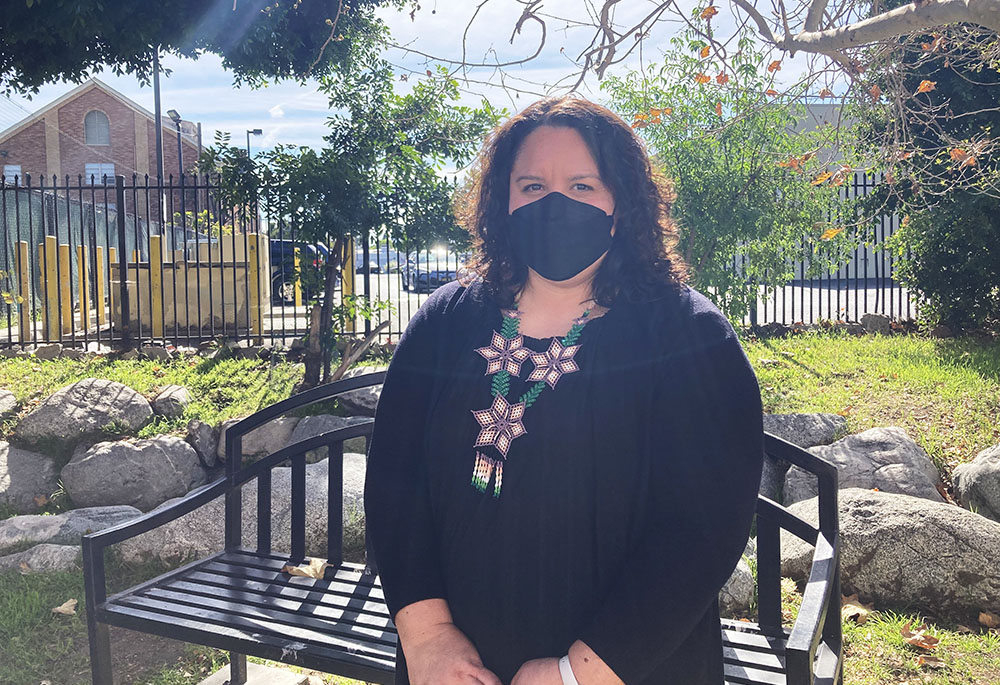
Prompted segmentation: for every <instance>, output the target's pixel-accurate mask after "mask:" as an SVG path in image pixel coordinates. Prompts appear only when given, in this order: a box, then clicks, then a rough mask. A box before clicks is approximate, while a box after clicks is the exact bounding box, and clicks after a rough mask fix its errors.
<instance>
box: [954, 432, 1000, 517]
mask: <svg viewBox="0 0 1000 685" xmlns="http://www.w3.org/2000/svg"><path fill="white" fill-rule="evenodd" d="M952 481H953V482H954V483H955V492H956V493H957V494H958V498H959V500H960V501H961V502H962V504H963V505H965V506H966V507H969V508H972V509H974V510H975V511H976V513H979V514H982V515H983V516H987V517H989V518H991V519H993V520H994V521H1000V445H994V446H993V447H990V448H989V449H985V450H983V451H982V452H980V453H979V454H978V455H976V458H975V459H973V460H972V462H971V463H968V464H962V465H960V466H958V467H956V468H955V470H954V472H953V473H952Z"/></svg>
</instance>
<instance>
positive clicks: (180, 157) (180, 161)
mask: <svg viewBox="0 0 1000 685" xmlns="http://www.w3.org/2000/svg"><path fill="white" fill-rule="evenodd" d="M167 116H168V117H170V118H171V119H173V121H174V124H175V125H176V126H177V168H178V170H179V171H180V174H181V176H183V175H184V150H183V149H182V148H181V115H180V114H178V113H177V110H176V109H168V110H167Z"/></svg>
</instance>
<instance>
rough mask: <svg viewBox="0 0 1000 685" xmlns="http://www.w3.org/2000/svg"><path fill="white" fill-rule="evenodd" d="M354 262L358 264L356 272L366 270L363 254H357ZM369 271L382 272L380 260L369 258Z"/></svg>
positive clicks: (371, 272)
mask: <svg viewBox="0 0 1000 685" xmlns="http://www.w3.org/2000/svg"><path fill="white" fill-rule="evenodd" d="M354 263H355V264H357V265H358V266H357V268H356V269H355V270H354V273H358V274H363V273H364V272H365V258H364V257H363V256H362V255H355V258H354ZM368 273H370V274H379V273H382V269H381V267H380V266H379V264H378V262H376V261H375V260H374V259H369V260H368Z"/></svg>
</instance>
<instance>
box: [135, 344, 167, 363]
mask: <svg viewBox="0 0 1000 685" xmlns="http://www.w3.org/2000/svg"><path fill="white" fill-rule="evenodd" d="M139 354H141V355H142V356H144V357H146V358H147V359H153V360H155V361H161V362H168V361H170V360H171V359H173V355H172V354H170V350H168V349H167V348H165V347H160V346H159V345H146V346H144V347H141V348H139Z"/></svg>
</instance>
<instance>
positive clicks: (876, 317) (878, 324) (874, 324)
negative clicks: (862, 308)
mask: <svg viewBox="0 0 1000 685" xmlns="http://www.w3.org/2000/svg"><path fill="white" fill-rule="evenodd" d="M861 325H862V326H864V327H865V330H867V331H868V332H869V333H880V334H882V335H889V334H890V333H892V319H890V318H889V317H888V316H886V315H885V314H865V315H864V316H862V317H861Z"/></svg>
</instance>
